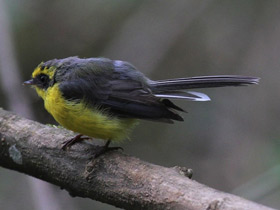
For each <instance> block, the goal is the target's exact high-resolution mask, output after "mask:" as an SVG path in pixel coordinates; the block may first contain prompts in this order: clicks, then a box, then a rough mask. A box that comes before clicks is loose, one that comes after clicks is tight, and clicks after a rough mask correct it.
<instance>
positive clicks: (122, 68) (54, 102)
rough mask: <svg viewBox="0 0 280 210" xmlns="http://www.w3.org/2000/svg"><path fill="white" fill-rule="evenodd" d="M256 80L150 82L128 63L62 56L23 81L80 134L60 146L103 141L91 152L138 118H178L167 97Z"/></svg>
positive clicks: (189, 96) (197, 97)
mask: <svg viewBox="0 0 280 210" xmlns="http://www.w3.org/2000/svg"><path fill="white" fill-rule="evenodd" d="M258 82H259V78H256V77H247V76H236V75H220V76H201V77H188V78H177V79H167V80H157V81H155V80H151V79H149V78H147V77H146V76H145V75H144V74H143V73H141V72H140V71H138V70H137V69H136V68H135V67H134V66H133V65H132V64H130V63H128V62H125V61H120V60H110V59H107V58H78V57H68V58H64V59H53V60H49V61H47V62H42V63H40V64H39V65H38V66H37V67H36V68H35V70H34V71H33V73H32V78H31V80H28V81H25V82H24V83H23V84H24V85H31V86H32V87H35V89H36V92H37V94H38V95H39V96H40V97H41V98H42V99H43V100H44V105H45V108H46V110H47V111H48V112H49V113H50V114H51V115H52V116H53V117H54V119H55V120H56V121H57V122H58V123H59V124H60V125H62V126H63V127H65V128H67V129H69V130H72V131H74V132H77V133H80V134H79V135H77V136H75V137H74V138H72V139H70V140H69V141H67V142H64V145H63V147H62V149H63V150H66V149H67V148H70V147H71V146H72V145H73V144H75V143H76V142H79V141H82V140H85V139H89V138H98V139H103V140H107V142H106V144H105V145H104V146H103V147H101V150H100V151H98V153H97V154H96V156H99V155H101V154H103V153H104V152H106V151H108V150H115V149H118V148H119V147H109V144H110V142H111V141H120V140H123V139H125V138H127V137H128V135H129V133H130V132H131V130H132V129H133V128H134V127H135V126H136V125H137V123H138V120H139V119H141V120H151V121H158V122H165V123H173V121H183V118H182V117H181V116H180V115H179V114H178V113H177V112H183V111H184V110H183V109H182V108H180V107H178V106H176V105H175V104H174V103H173V102H171V101H170V99H184V100H189V101H209V100H210V98H209V97H208V96H207V95H205V94H203V93H199V92H194V91H186V90H189V89H194V88H209V87H223V86H243V85H250V84H258Z"/></svg>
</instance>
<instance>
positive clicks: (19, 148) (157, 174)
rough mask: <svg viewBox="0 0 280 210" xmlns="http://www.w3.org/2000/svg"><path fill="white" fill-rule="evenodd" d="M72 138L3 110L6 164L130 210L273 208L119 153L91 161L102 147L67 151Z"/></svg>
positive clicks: (0, 152) (0, 123) (2, 161)
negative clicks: (63, 144)
mask: <svg viewBox="0 0 280 210" xmlns="http://www.w3.org/2000/svg"><path fill="white" fill-rule="evenodd" d="M72 136H73V133H72V132H70V131H67V130H65V129H61V128H56V127H52V126H48V125H42V124H40V123H37V122H34V121H31V120H28V119H25V118H22V117H19V116H17V115H15V114H13V113H10V112H7V111H4V110H2V109H0V166H2V167H5V168H9V169H12V170H16V171H19V172H22V173H26V174H28V175H31V176H34V177H37V178H39V179H42V180H45V181H47V182H50V183H52V184H55V185H57V186H59V187H61V188H63V189H65V190H67V191H69V193H70V194H71V195H72V196H79V197H87V198H92V199H94V200H98V201H101V202H105V203H108V204H112V205H114V206H117V207H120V208H124V209H208V210H209V209H270V208H268V207H265V206H262V205H259V204H257V203H254V202H251V201H248V200H245V199H243V198H240V197H238V196H235V195H231V194H228V193H224V192H220V191H217V190H215V189H212V188H209V187H207V186H205V185H202V184H200V183H198V182H196V181H194V180H191V179H189V178H187V177H186V176H185V175H184V170H181V168H179V167H174V168H165V167H161V166H158V165H154V164H150V163H147V162H144V161H142V160H139V159H137V158H135V157H132V156H129V155H126V154H123V153H122V152H119V151H114V152H109V153H106V154H104V155H102V156H100V157H98V158H96V159H94V160H90V159H91V157H92V156H93V154H94V151H95V150H96V149H97V146H94V145H91V144H88V143H79V144H77V145H75V146H73V147H72V148H71V149H70V150H68V151H63V150H61V149H60V148H61V145H62V143H63V142H64V141H65V140H67V139H69V138H70V137H72Z"/></svg>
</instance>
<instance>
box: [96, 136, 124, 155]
mask: <svg viewBox="0 0 280 210" xmlns="http://www.w3.org/2000/svg"><path fill="white" fill-rule="evenodd" d="M110 143H111V140H108V141H107V142H106V143H105V145H104V146H102V147H99V149H98V150H96V152H95V154H94V158H97V157H99V156H100V155H102V154H104V153H106V152H109V151H113V150H119V149H120V150H123V148H122V147H109V144H110Z"/></svg>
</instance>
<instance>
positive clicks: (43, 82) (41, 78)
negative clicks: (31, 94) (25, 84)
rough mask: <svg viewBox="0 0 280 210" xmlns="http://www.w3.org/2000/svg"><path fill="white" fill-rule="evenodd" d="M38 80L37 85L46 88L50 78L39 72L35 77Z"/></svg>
mask: <svg viewBox="0 0 280 210" xmlns="http://www.w3.org/2000/svg"><path fill="white" fill-rule="evenodd" d="M36 80H37V81H38V83H37V86H39V87H42V88H44V89H47V88H48V86H49V83H50V78H49V76H48V75H46V74H40V75H38V76H37V77H36Z"/></svg>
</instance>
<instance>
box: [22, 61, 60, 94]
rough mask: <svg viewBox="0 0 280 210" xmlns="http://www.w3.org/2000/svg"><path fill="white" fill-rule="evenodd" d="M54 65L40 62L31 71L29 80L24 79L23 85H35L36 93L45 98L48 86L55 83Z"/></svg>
mask: <svg viewBox="0 0 280 210" xmlns="http://www.w3.org/2000/svg"><path fill="white" fill-rule="evenodd" d="M56 69H57V68H56V66H49V65H46V63H44V62H42V63H40V64H39V65H38V66H37V67H36V68H35V69H34V71H33V73H32V77H31V79H30V80H28V81H25V82H24V83H23V84H24V85H31V86H32V87H35V89H36V91H37V93H38V95H39V96H40V97H41V98H43V99H45V96H46V93H47V91H48V88H49V87H51V86H53V85H54V83H55V79H54V76H55V72H56Z"/></svg>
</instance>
